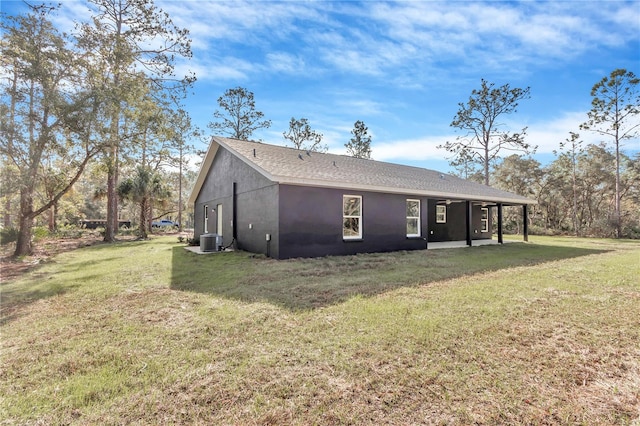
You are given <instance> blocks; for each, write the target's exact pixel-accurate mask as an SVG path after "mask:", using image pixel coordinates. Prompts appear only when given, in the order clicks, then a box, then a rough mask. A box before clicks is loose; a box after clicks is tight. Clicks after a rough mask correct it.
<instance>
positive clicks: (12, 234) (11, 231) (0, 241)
mask: <svg viewBox="0 0 640 426" xmlns="http://www.w3.org/2000/svg"><path fill="white" fill-rule="evenodd" d="M14 241H18V230H17V229H16V228H3V229H0V245H5V244H9V243H13V242H14Z"/></svg>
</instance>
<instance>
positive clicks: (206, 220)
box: [203, 206, 209, 234]
mask: <svg viewBox="0 0 640 426" xmlns="http://www.w3.org/2000/svg"><path fill="white" fill-rule="evenodd" d="M203 233H204V234H208V233H209V206H204V231H203Z"/></svg>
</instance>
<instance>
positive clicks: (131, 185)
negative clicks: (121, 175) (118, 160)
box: [118, 166, 168, 239]
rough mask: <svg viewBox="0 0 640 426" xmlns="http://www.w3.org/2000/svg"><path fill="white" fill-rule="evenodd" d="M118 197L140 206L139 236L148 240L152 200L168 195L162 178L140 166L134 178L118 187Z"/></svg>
mask: <svg viewBox="0 0 640 426" xmlns="http://www.w3.org/2000/svg"><path fill="white" fill-rule="evenodd" d="M118 195H119V196H120V197H121V198H126V199H129V200H131V201H133V202H134V203H136V204H137V205H138V208H139V209H140V211H139V214H140V216H139V220H140V222H139V224H138V236H139V237H140V238H141V239H146V238H147V227H148V223H149V219H150V218H149V211H150V207H151V206H150V203H151V200H153V199H154V198H156V197H166V196H167V195H168V191H167V190H166V189H165V188H164V187H163V185H162V181H161V179H160V176H159V175H158V174H157V173H155V172H153V171H152V170H150V169H149V168H148V167H143V166H138V167H137V168H136V173H135V176H134V177H133V178H129V179H126V180H124V181H122V182H121V183H120V184H119V185H118Z"/></svg>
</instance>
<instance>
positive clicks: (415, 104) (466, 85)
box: [2, 0, 640, 171]
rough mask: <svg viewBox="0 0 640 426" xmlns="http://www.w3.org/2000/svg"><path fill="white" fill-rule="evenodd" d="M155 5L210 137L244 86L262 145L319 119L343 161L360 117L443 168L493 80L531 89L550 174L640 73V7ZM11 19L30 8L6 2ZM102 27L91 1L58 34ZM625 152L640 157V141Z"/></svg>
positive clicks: (396, 152)
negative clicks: (599, 109)
mask: <svg viewBox="0 0 640 426" xmlns="http://www.w3.org/2000/svg"><path fill="white" fill-rule="evenodd" d="M155 4H156V5H157V6H158V7H160V8H162V9H163V10H165V11H166V12H168V13H169V15H170V17H171V19H172V20H173V22H174V23H175V24H176V25H177V26H178V27H180V28H186V29H188V30H189V32H190V37H191V39H192V50H193V57H192V58H191V59H190V60H188V61H186V60H180V61H178V62H177V63H176V65H177V69H176V71H177V72H178V73H182V74H185V73H186V72H188V71H191V72H194V73H195V75H196V77H197V79H198V80H197V82H196V83H195V85H194V86H193V88H192V90H191V91H190V94H189V96H188V98H187V99H185V101H184V106H185V109H186V110H187V111H188V112H189V113H190V115H191V117H192V119H193V122H194V123H195V124H196V125H198V126H199V127H200V128H202V129H207V123H209V122H210V121H212V120H213V112H214V111H215V110H218V109H220V107H219V106H218V104H217V99H218V98H219V97H220V96H222V95H223V94H224V92H225V91H226V90H227V89H230V88H234V87H238V86H239V87H244V88H246V89H247V90H249V91H251V92H253V94H254V99H255V102H256V109H257V110H259V111H262V112H263V113H264V114H265V118H266V119H270V120H271V121H272V125H271V127H270V128H269V129H262V130H259V131H257V132H255V133H254V135H253V138H254V139H256V140H262V141H263V142H265V143H271V144H276V145H286V141H285V139H284V138H283V135H282V134H283V132H285V131H286V130H287V129H288V128H289V120H290V119H291V118H292V117H294V118H296V119H300V118H306V119H307V120H308V121H309V124H310V125H311V127H312V128H313V129H314V130H316V131H318V132H320V133H322V134H323V143H325V144H327V145H328V147H329V152H332V153H336V154H344V153H346V148H345V146H344V145H345V143H347V142H348V141H349V139H350V138H351V133H350V132H351V130H352V129H353V127H354V123H355V122H356V121H357V120H361V121H363V122H364V123H365V124H366V125H367V127H368V128H369V133H370V135H371V137H372V157H373V158H374V159H375V160H381V161H388V162H393V163H400V164H408V165H415V166H419V167H425V168H430V169H436V170H442V171H449V170H450V169H449V166H448V160H447V159H448V157H449V156H450V154H449V153H447V152H446V151H445V150H444V149H438V148H437V146H438V145H440V144H444V143H445V142H447V141H454V140H455V139H456V137H457V136H460V135H461V133H460V132H458V131H456V129H455V128H452V127H451V126H450V124H451V121H452V120H453V118H454V116H455V114H456V112H457V111H458V109H459V103H466V102H467V101H468V99H469V96H470V94H471V91H472V90H474V89H478V88H480V85H481V79H485V80H487V81H488V82H489V83H494V84H495V85H496V86H502V85H505V84H509V85H510V87H512V88H514V87H519V88H526V87H530V90H531V97H530V99H526V100H523V101H521V102H520V106H519V108H518V110H517V112H515V113H513V114H509V115H508V116H503V117H502V121H501V123H502V124H503V125H504V127H503V129H504V130H509V131H512V132H520V131H521V129H522V128H523V127H527V129H528V130H527V136H526V141H527V142H528V143H529V144H532V145H537V146H538V150H537V153H536V154H535V155H534V158H536V159H537V160H538V161H540V162H541V163H542V164H546V163H548V162H550V161H552V160H553V159H554V158H555V157H554V155H553V151H554V150H557V149H558V145H559V143H560V142H562V141H564V140H565V139H567V138H569V132H570V131H573V132H580V134H581V136H582V140H584V141H585V142H586V143H598V142H600V141H601V140H602V138H601V137H599V136H597V135H596V134H593V133H588V132H586V131H580V130H579V126H580V124H581V123H583V122H584V121H585V120H586V119H587V115H586V114H587V111H589V109H590V107H591V100H592V97H591V95H590V92H591V88H592V87H593V85H594V84H595V83H597V82H598V81H600V80H601V79H602V78H603V77H605V76H608V75H609V74H610V73H611V71H613V70H615V69H617V68H625V69H627V70H629V71H633V72H634V73H635V74H636V75H640V1H554V2H536V1H523V2H507V1H485V2H479V1H448V2H441V1H418V0H413V1H406V2H383V1H361V2H356V1H253V2H244V1H232V2H228V1H200V0H198V1H195V0H193V1H158V0H156V3H155ZM2 10H3V12H6V13H11V14H14V13H16V12H17V11H20V10H24V6H23V5H22V4H21V3H20V2H14V1H5V0H2ZM89 16H90V15H89V13H88V11H87V4H86V3H85V2H82V1H75V0H64V1H62V8H61V10H60V12H59V13H58V16H57V17H56V18H55V23H56V25H57V26H59V28H61V29H63V30H67V31H68V30H70V29H71V28H72V22H73V21H74V20H87V19H88V17H89ZM207 131H208V132H211V131H210V130H208V129H207ZM194 142H195V143H197V145H198V146H197V148H198V149H206V145H205V144H204V143H203V142H196V141H194ZM623 151H624V152H626V153H634V152H637V151H640V141H639V140H638V139H636V140H630V141H627V142H626V143H625V145H624V146H623ZM508 154H509V153H506V155H508Z"/></svg>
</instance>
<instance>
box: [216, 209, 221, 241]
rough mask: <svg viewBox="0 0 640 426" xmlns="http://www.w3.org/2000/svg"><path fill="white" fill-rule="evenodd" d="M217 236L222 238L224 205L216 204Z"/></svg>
mask: <svg viewBox="0 0 640 426" xmlns="http://www.w3.org/2000/svg"><path fill="white" fill-rule="evenodd" d="M216 234H218V235H220V236H222V204H216Z"/></svg>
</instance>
